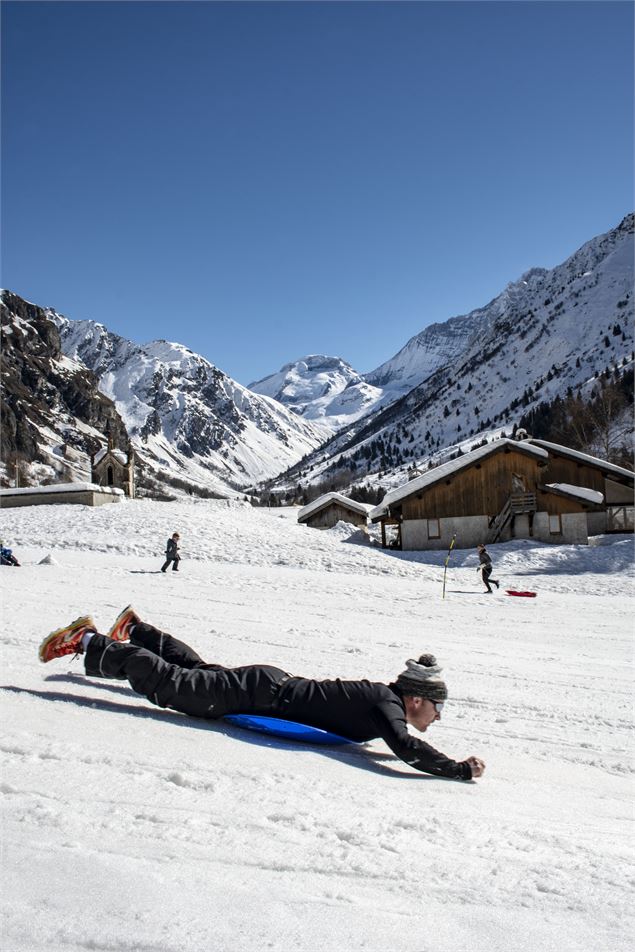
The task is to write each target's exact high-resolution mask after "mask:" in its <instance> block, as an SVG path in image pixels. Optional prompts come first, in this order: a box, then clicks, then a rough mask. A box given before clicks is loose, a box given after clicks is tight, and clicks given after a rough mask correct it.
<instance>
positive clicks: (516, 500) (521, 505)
mask: <svg viewBox="0 0 635 952" xmlns="http://www.w3.org/2000/svg"><path fill="white" fill-rule="evenodd" d="M535 511H536V494H535V493H512V494H511V496H509V497H508V498H507V499H506V500H505V505H504V506H503V508H502V509H501V511H500V512H499V513H498V515H497V516H494V518H493V519H492V521H491V523H490V527H489V535H488V538H487V541H488V543H490V544H491V543H492V542H498V540H499V539H500V537H501V535H502V533H503V530H504V529H505V526H507V525H508V523H509V522H510V520H511V519H512V518H513V517H514V516H517V515H520V514H521V513H525V512H535Z"/></svg>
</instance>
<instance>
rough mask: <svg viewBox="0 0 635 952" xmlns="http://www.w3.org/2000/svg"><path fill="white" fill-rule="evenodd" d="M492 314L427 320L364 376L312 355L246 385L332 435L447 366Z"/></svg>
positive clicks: (484, 312) (337, 359)
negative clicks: (321, 425) (324, 427)
mask: <svg viewBox="0 0 635 952" xmlns="http://www.w3.org/2000/svg"><path fill="white" fill-rule="evenodd" d="M493 317H494V315H493V313H492V312H491V311H490V310H488V309H486V308H484V309H482V310H481V311H473V312H472V313H471V314H468V315H466V316H464V317H453V318H451V319H450V320H449V321H445V323H443V324H431V325H429V326H428V327H426V328H425V329H424V330H423V331H421V333H419V334H416V335H415V336H414V337H412V338H411V339H410V340H409V341H408V343H407V344H405V346H404V347H402V348H401V350H400V351H399V352H398V353H397V354H395V356H394V357H391V358H390V360H387V361H386V362H385V363H383V364H381V366H379V367H377V369H376V370H373V371H371V372H370V373H368V374H359V373H357V371H355V370H353V368H352V367H351V365H350V364H348V363H346V361H344V360H342V359H341V358H340V357H324V356H322V355H315V354H312V355H310V356H308V357H302V358H300V359H299V360H295V361H293V362H292V363H289V364H285V365H284V367H282V368H281V370H279V371H278V372H277V373H275V374H271V375H270V376H268V377H265V378H264V379H263V380H258V381H256V382H255V383H250V384H249V389H250V390H253V391H254V392H255V393H261V394H264V395H266V396H268V397H272V398H273V399H274V400H278V401H279V402H280V403H283V404H284V405H285V406H287V407H289V409H290V410H293V412H294V413H297V414H299V415H300V416H303V417H304V418H305V419H307V420H316V421H319V422H320V423H322V424H323V425H324V426H326V427H328V428H329V430H330V431H331V433H337V432H338V430H342V429H345V428H347V427H349V426H352V425H353V424H355V423H357V422H358V421H359V420H361V419H362V418H363V417H366V416H368V414H369V413H372V412H374V411H377V410H379V409H381V408H382V407H385V406H387V405H388V404H391V403H393V402H394V401H395V400H397V399H398V398H399V397H402V396H404V394H406V393H408V392H409V391H410V390H412V388H413V387H416V386H417V385H418V384H420V383H421V382H422V381H423V380H425V379H426V378H427V377H429V376H430V375H431V374H432V373H433V372H434V371H435V370H436V369H437V368H438V367H442V366H445V365H446V364H451V363H452V362H453V361H454V360H456V359H457V357H458V356H460V354H461V353H463V352H464V351H465V350H466V348H467V347H468V346H469V345H470V344H471V343H472V342H473V341H474V340H477V339H478V338H479V337H481V336H482V335H483V334H485V333H486V332H487V330H488V329H489V326H490V324H491V321H492V320H493Z"/></svg>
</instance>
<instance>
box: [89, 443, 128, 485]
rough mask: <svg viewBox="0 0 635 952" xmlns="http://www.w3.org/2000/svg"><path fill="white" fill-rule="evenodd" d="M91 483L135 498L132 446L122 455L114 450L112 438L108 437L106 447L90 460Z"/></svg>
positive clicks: (119, 451)
mask: <svg viewBox="0 0 635 952" xmlns="http://www.w3.org/2000/svg"><path fill="white" fill-rule="evenodd" d="M90 467H91V481H92V482H93V483H96V484H97V485H98V486H109V487H111V488H114V489H123V491H124V493H125V494H126V496H128V497H129V498H130V499H134V496H135V451H134V450H133V448H132V444H130V443H128V449H127V451H126V452H125V453H124V452H122V451H121V450H116V449H115V447H114V443H113V439H112V436H109V437H108V446H107V447H106V448H104V449H101V450H99V452H97V453H95V454H94V455H93V456H91V458H90Z"/></svg>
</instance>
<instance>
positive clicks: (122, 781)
mask: <svg viewBox="0 0 635 952" xmlns="http://www.w3.org/2000/svg"><path fill="white" fill-rule="evenodd" d="M296 515H297V510H296V511H293V510H253V509H251V508H250V507H249V506H242V505H240V504H236V503H233V504H230V505H227V504H225V503H221V502H205V503H203V502H194V501H192V502H181V503H169V504H159V503H150V502H135V503H127V504H125V505H112V506H103V507H101V508H98V509H87V508H85V507H80V506H37V507H28V508H24V509H21V510H8V511H7V510H5V511H3V513H2V538H3V540H4V541H5V543H8V544H10V545H11V546H12V547H13V548H14V549H15V551H16V554H17V555H18V557H19V558H20V559H21V561H22V563H23V565H22V567H21V568H19V569H11V568H2V570H1V573H2V574H1V575H0V578H1V579H2V582H3V585H2V616H3V625H2V640H1V645H2V660H3V676H2V679H1V684H0V688H1V690H0V699H1V702H2V707H3V714H4V725H5V729H4V732H3V736H2V741H1V742H0V753H1V755H2V761H3V770H2V778H1V781H0V794H1V798H2V803H3V826H2V830H3V842H4V854H3V872H4V880H5V888H4V890H3V895H2V910H3V927H2V935H3V945H2V949H3V952H39V950H47V952H48V950H55V952H78V950H82V952H83V950H88V949H89V950H107V952H190V950H191V952H195V950H196V952H200V950H201V949H206V950H210V952H216V950H217V952H225V950H232V952H233V950H237V952H243V950H245V952H246V950H250V952H251V950H255V949H258V950H259V949H267V950H269V949H271V950H281V952H282V950H286V952H288V950H294V952H295V950H297V952H313V950H317V949H320V950H333V952H335V950H342V949H346V950H348V949H351V950H364V952H379V950H381V952H385V950H391V952H392V950H395V952H402V950H404V952H422V950H426V952H427V950H429V952H432V950H435V952H444V950H446V949H447V950H450V949H452V950H466V952H467V950H470V952H472V950H483V952H485V950H487V952H512V950H514V952H515V950H518V952H521V950H522V952H525V950H526V952H530V950H531V952H534V950H536V949H541V950H543V949H545V950H550V949H553V950H556V949H558V950H565V952H567V950H570V952H573V950H580V952H582V950H585V952H586V950H587V949H589V948H593V949H595V950H609V949H610V950H612V952H614V950H619V952H621V950H626V949H627V948H629V946H630V936H631V935H632V926H633V915H632V911H631V904H630V895H629V893H630V892H631V891H632V885H633V880H634V878H635V877H634V875H633V855H632V852H633V851H632V848H631V845H630V844H631V841H630V840H629V836H628V824H629V821H630V820H631V819H632V808H631V803H632V800H631V798H632V792H633V783H632V773H633V760H632V750H633V748H632V736H633V734H632V694H631V688H632V682H631V678H630V670H629V666H630V662H631V660H632V646H631V634H632V631H631V621H630V619H631V618H632V578H633V572H632V564H633V545H632V542H633V540H632V537H630V538H629V537H613V538H611V537H603V538H601V539H598V540H593V542H594V544H593V545H591V546H588V547H582V546H580V547H578V546H575V547H565V546H562V547H559V546H555V547H554V546H543V545H538V544H534V543H529V542H516V543H506V544H504V545H498V546H492V547H491V553H492V556H493V559H494V563H495V575H496V577H498V578H500V579H501V584H502V589H503V588H506V587H508V588H523V589H525V588H530V589H533V590H535V591H537V592H538V597H537V598H536V599H531V600H530V599H527V600H525V599H514V598H508V597H506V596H505V595H504V594H503V591H502V590H501V591H500V592H498V593H496V594H495V595H493V596H486V595H484V594H483V593H482V586H481V583H480V579H479V577H478V575H477V574H476V565H477V559H476V556H475V553H473V552H468V551H462V550H458V551H456V552H455V554H454V555H453V559H452V563H451V566H450V569H449V571H448V584H447V595H446V599H445V600H443V599H442V598H441V584H442V576H443V560H444V557H445V553H444V552H427V553H398V554H394V553H388V552H382V551H381V550H380V549H379V548H377V547H376V546H373V545H369V544H365V545H363V544H357V543H356V542H355V541H354V540H355V539H358V538H359V536H358V535H354V534H353V529H352V527H345V526H343V525H341V524H340V525H339V526H337V527H336V528H335V529H333V530H330V531H327V532H319V531H317V530H311V529H308V528H307V527H305V526H298V525H297V524H296V521H295V518H296ZM176 529H178V531H179V532H180V533H181V538H182V548H183V556H184V558H183V562H182V563H181V571H180V572H179V574H178V575H173V574H172V573H170V572H168V573H167V575H165V576H163V575H161V574H160V573H158V569H159V567H160V564H161V560H162V553H163V548H164V545H165V540H166V539H167V537H168V535H170V534H171V533H172V532H173V531H174V530H176ZM49 553H50V554H51V555H52V556H53V559H54V563H53V564H49V565H40V564H38V563H39V562H40V560H41V559H42V558H43V557H44V556H45V555H47V554H49ZM128 602H132V604H133V605H134V606H135V608H136V609H137V610H138V611H139V613H140V614H141V616H142V617H144V618H147V620H149V621H151V622H153V623H155V624H156V625H158V626H159V627H163V628H165V629H166V630H169V631H171V632H172V633H173V634H175V635H176V636H178V637H181V638H182V639H184V640H186V641H188V642H189V643H191V644H192V645H193V647H195V648H197V649H198V650H199V651H200V652H201V654H203V655H204V656H205V657H207V658H208V659H209V660H216V661H220V662H221V663H224V664H228V665H239V664H244V663H249V662H256V661H263V662H270V663H275V664H278V665H280V666H281V667H284V668H286V669H287V670H289V671H291V672H295V673H299V674H303V675H308V676H315V677H333V676H341V677H344V678H358V677H368V678H371V679H373V680H390V679H391V678H392V677H394V676H395V675H396V674H397V673H398V672H399V671H400V670H402V669H403V667H404V662H405V660H406V658H408V657H413V656H417V655H418V654H419V653H421V652H422V651H425V650H430V651H433V652H434V653H435V654H436V655H437V657H438V658H439V660H440V662H441V664H442V665H443V666H444V670H445V675H446V678H447V680H448V683H449V688H450V694H451V697H450V702H449V703H448V705H447V706H446V710H445V712H444V715H443V719H442V720H441V722H440V723H438V724H436V725H434V726H433V728H431V730H430V731H429V733H428V734H426V740H429V742H430V743H432V744H433V745H434V746H436V747H438V748H439V749H440V750H443V751H444V752H445V753H447V754H449V755H450V756H454V757H457V758H458V759H462V758H463V757H465V756H467V755H469V754H471V753H474V754H476V755H478V756H482V757H483V758H484V759H485V761H486V762H487V771H486V773H485V776H484V777H483V778H482V779H481V780H479V781H477V782H474V783H469V784H463V783H457V782H452V781H446V780H442V779H438V778H433V777H430V776H427V775H425V774H417V773H415V772H414V771H412V770H411V769H410V768H409V767H407V765H405V764H403V763H401V762H400V761H398V760H397V759H396V758H395V757H393V755H392V754H391V752H390V751H389V750H388V748H386V746H385V745H384V744H383V743H382V742H381V741H379V740H378V741H374V742H372V743H370V744H366V745H364V746H362V747H355V748H350V749H349V748H341V747H340V748H311V747H309V746H306V745H300V744H291V743H288V742H285V741H282V740H277V739H274V738H271V737H264V736H259V735H256V734H253V733H249V732H245V731H241V730H239V729H238V728H234V727H231V726H230V725H228V724H225V723H224V722H218V723H217V722H211V721H208V722H206V721H201V720H195V719H190V718H186V717H183V716H181V715H179V714H176V713H174V712H170V711H166V710H161V709H159V708H155V707H152V706H151V705H150V703H149V702H148V701H147V700H146V699H145V698H143V697H139V696H137V695H135V694H134V693H133V692H132V691H131V690H130V689H129V688H128V686H127V685H126V683H125V682H109V681H99V680H92V679H89V678H86V677H85V676H84V675H83V666H82V665H81V662H80V661H75V662H73V661H72V660H71V659H70V658H64V659H61V660H59V661H56V662H52V663H51V664H48V665H46V666H44V665H41V664H40V663H39V662H38V660H37V647H38V645H39V642H40V641H41V639H42V637H43V636H44V635H45V634H47V633H48V632H49V631H50V630H52V629H53V628H55V627H58V626H59V625H61V624H64V623H66V622H68V621H70V620H71V619H73V618H75V617H77V616H78V615H80V614H84V613H86V612H91V613H93V615H94V618H95V620H96V623H97V625H98V627H99V628H100V630H103V631H107V630H108V628H109V627H110V625H111V624H112V621H113V619H114V617H115V616H116V614H117V613H118V612H119V611H120V610H121V608H122V607H123V606H124V605H126V604H127V603H128Z"/></svg>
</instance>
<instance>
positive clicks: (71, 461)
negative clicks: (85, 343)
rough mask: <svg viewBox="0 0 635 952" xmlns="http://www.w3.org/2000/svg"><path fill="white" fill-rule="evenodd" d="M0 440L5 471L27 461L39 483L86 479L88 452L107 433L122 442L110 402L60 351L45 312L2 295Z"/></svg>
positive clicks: (122, 428) (86, 372)
mask: <svg viewBox="0 0 635 952" xmlns="http://www.w3.org/2000/svg"><path fill="white" fill-rule="evenodd" d="M0 315H1V321H0V324H1V329H2V410H1V413H2V436H1V452H2V460H3V462H4V463H5V466H7V465H9V466H10V468H11V477H13V476H14V467H15V466H16V465H17V466H21V465H23V464H24V463H25V462H29V463H33V464H34V469H33V473H32V474H33V475H36V476H37V478H38V479H39V480H40V481H42V482H46V481H49V480H51V481H53V480H58V479H64V478H72V477H73V476H75V477H77V478H80V479H89V478H90V468H89V467H90V454H91V453H92V452H95V451H96V450H97V449H99V447H100V446H102V445H103V444H104V442H105V440H106V438H107V434H108V433H110V435H111V436H112V437H113V439H114V440H115V442H116V443H117V444H118V445H121V446H124V445H125V444H126V443H127V441H128V434H127V431H126V427H125V424H124V422H123V420H122V419H121V416H120V415H119V413H118V411H117V409H116V407H115V405H114V403H113V401H112V400H110V399H109V398H108V397H106V396H104V394H103V393H100V392H99V390H98V388H97V379H96V377H95V376H94V374H93V373H92V372H91V371H90V370H88V369H87V368H86V367H85V366H84V365H83V364H82V363H80V362H78V361H76V360H72V359H70V358H69V357H67V356H65V355H64V354H63V352H62V347H61V342H60V336H59V333H58V331H57V328H56V327H55V324H54V323H53V322H52V321H50V320H49V318H48V314H47V312H46V311H45V310H44V308H41V307H38V306H37V305H35V304H30V303H29V302H28V301H24V300H23V299H22V298H20V297H18V295H17V294H13V293H12V292H11V291H2V301H1V303H0Z"/></svg>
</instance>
